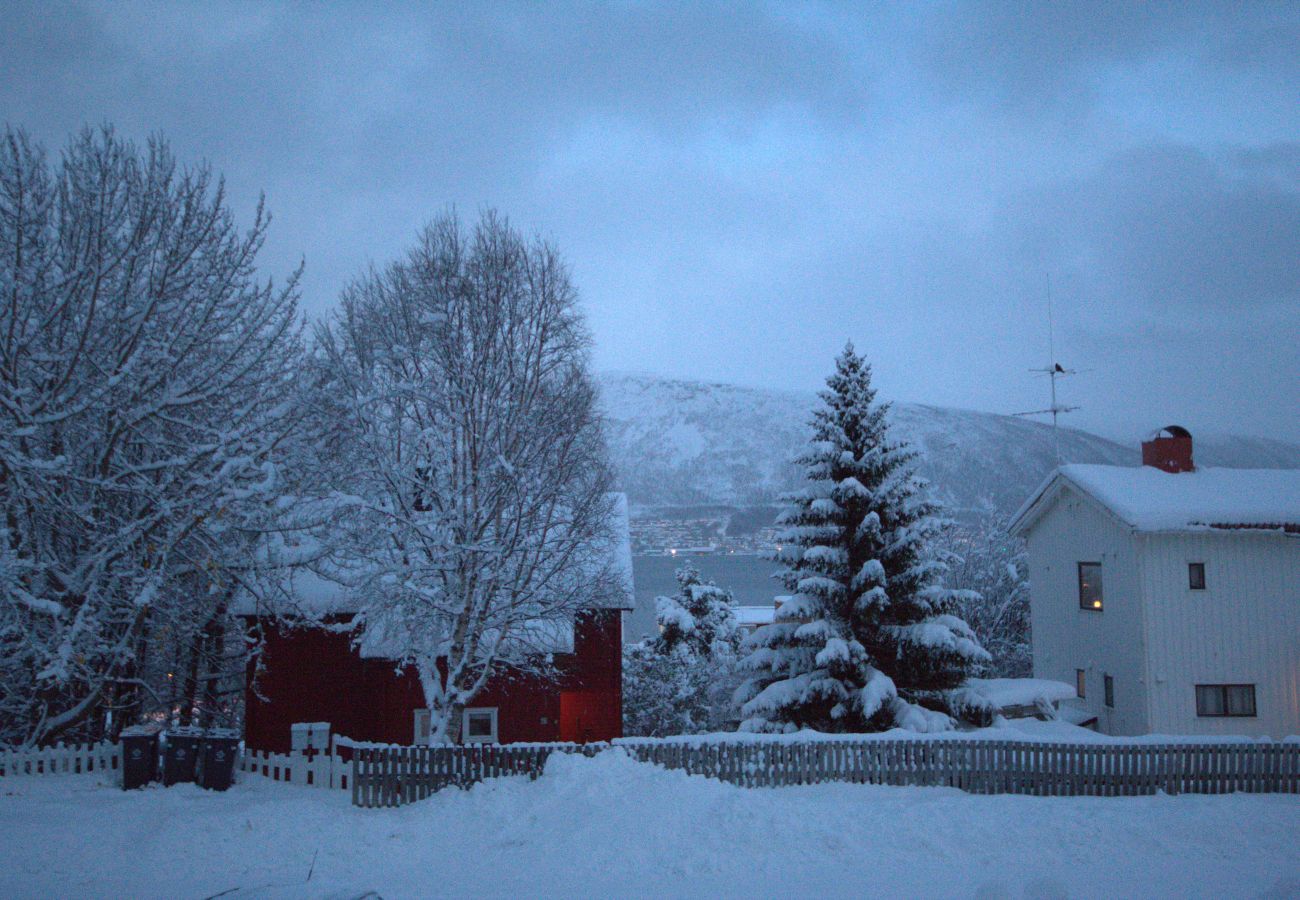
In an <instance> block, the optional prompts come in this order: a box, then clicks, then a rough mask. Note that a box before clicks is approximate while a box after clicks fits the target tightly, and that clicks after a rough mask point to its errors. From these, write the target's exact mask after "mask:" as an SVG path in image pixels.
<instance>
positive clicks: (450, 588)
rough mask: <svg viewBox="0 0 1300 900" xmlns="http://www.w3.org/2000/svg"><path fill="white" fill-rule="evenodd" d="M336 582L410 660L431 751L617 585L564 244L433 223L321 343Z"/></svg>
mask: <svg viewBox="0 0 1300 900" xmlns="http://www.w3.org/2000/svg"><path fill="white" fill-rule="evenodd" d="M318 343H319V353H318V356H317V365H318V369H319V372H318V375H317V377H316V379H315V380H316V382H317V388H316V395H315V396H316V398H317V400H316V403H317V407H316V408H317V414H318V418H319V420H320V421H322V422H327V423H329V434H328V435H327V436H326V439H325V444H324V446H325V447H326V453H325V455H324V457H323V459H324V460H325V461H324V462H323V463H322V470H323V471H328V472H330V473H332V474H330V475H329V476H328V484H327V485H323V486H324V487H328V488H331V489H332V492H329V491H327V492H323V494H322V496H323V497H324V498H325V499H326V502H328V504H329V505H330V507H331V510H332V513H333V515H332V517H331V520H330V522H329V525H328V527H327V528H325V529H322V530H321V532H320V540H321V542H322V544H324V545H328V546H329V547H330V551H331V553H330V558H329V564H328V566H327V567H326V568H325V570H324V574H327V575H329V577H332V578H334V579H335V580H337V581H339V582H341V583H343V584H345V585H346V586H347V587H348V588H349V589H350V591H351V594H352V596H353V597H355V598H356V599H357V600H358V602H359V603H360V605H361V613H360V615H359V617H358V619H357V624H358V625H361V626H362V627H363V629H364V634H363V637H362V638H361V639H362V640H364V641H365V642H367V643H368V644H369V645H370V647H371V648H372V650H374V651H375V652H380V653H382V655H384V656H387V657H390V658H393V659H395V660H398V661H401V662H405V663H411V664H414V665H415V666H416V668H417V670H418V671H419V673H420V678H421V682H422V684H423V688H424V694H425V698H426V701H427V703H428V706H429V709H430V711H431V716H432V721H433V731H434V739H435V740H452V741H456V740H458V739H459V730H460V719H461V716H460V712H461V710H462V709H463V707H464V706H465V705H466V704H467V703H468V702H469V701H470V700H471V699H472V698H473V697H474V696H475V694H476V693H477V692H478V691H479V690H481V689H482V687H483V685H484V684H485V683H486V681H487V679H488V678H489V677H490V676H491V674H492V673H493V672H494V671H496V670H498V669H500V668H501V667H503V666H511V667H523V668H527V669H529V670H530V671H534V672H536V671H537V669H538V667H539V666H540V665H541V661H542V660H543V656H542V655H541V653H540V652H539V651H542V650H544V649H546V646H547V643H548V638H549V637H550V636H551V635H552V633H553V631H554V630H555V629H556V628H557V627H563V623H564V622H565V621H566V620H567V621H571V620H572V617H573V616H574V614H575V612H576V611H577V610H579V609H581V608H582V607H584V606H588V605H591V604H592V602H593V601H594V600H598V599H599V598H600V597H602V596H607V595H608V592H609V591H610V590H612V588H613V584H614V579H615V573H613V572H612V571H610V570H609V569H608V568H607V560H608V559H609V552H608V551H609V547H608V541H609V540H610V539H611V536H610V518H611V500H610V497H609V495H608V491H609V488H610V483H611V478H610V468H609V464H608V461H607V454H606V448H605V442H604V437H603V433H602V425H601V421H600V419H599V416H598V414H597V412H596V393H595V387H594V384H593V382H592V380H591V378H590V376H589V373H588V370H587V359H588V345H589V337H588V333H587V330H586V327H585V325H584V323H583V320H582V317H581V315H580V314H579V311H578V308H577V297H576V292H575V290H574V288H573V285H572V284H571V282H570V279H569V274H568V271H567V269H566V267H565V265H564V264H563V262H562V261H561V259H560V257H559V255H558V254H557V253H556V251H555V250H554V249H553V248H552V247H551V246H549V245H547V244H545V243H543V242H541V241H531V242H530V241H527V240H525V239H524V238H523V237H521V236H520V234H519V233H518V232H516V231H515V230H513V229H512V228H511V227H510V226H509V225H508V224H507V223H506V222H505V221H504V220H503V219H502V218H500V217H498V216H497V215H496V214H494V213H487V214H486V215H484V216H483V218H482V219H481V221H480V222H479V223H478V224H477V226H476V227H475V228H474V229H473V231H472V233H466V231H465V230H464V229H463V228H462V226H461V224H460V223H459V221H458V220H457V219H456V217H455V216H454V215H446V216H443V217H441V218H439V219H437V220H436V221H434V222H433V223H432V224H431V225H429V226H428V227H427V228H426V229H425V230H424V231H423V232H422V233H421V235H420V237H419V240H418V242H417V243H416V245H415V247H414V248H413V249H412V250H411V251H410V253H409V254H408V255H407V256H406V258H405V259H402V260H401V261H399V262H396V263H394V264H392V265H390V266H388V267H387V268H385V269H384V270H383V271H371V272H370V273H368V274H366V275H365V276H364V277H362V278H360V279H358V280H357V281H356V282H355V283H354V284H352V285H351V286H350V287H349V288H348V289H347V290H346V291H345V292H344V294H343V298H342V304H341V308H340V310H339V311H338V313H337V314H336V315H335V316H334V318H333V321H332V322H331V323H330V324H329V325H328V326H326V327H323V328H321V329H320V331H319V333H318Z"/></svg>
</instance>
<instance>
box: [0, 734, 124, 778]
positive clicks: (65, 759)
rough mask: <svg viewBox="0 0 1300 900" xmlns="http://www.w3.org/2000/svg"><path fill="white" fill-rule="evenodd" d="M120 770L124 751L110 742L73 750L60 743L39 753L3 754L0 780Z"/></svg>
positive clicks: (0, 764) (3, 751)
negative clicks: (27, 776) (0, 778)
mask: <svg viewBox="0 0 1300 900" xmlns="http://www.w3.org/2000/svg"><path fill="white" fill-rule="evenodd" d="M121 768H122V752H121V749H120V748H119V746H118V745H117V744H114V743H112V742H111V741H100V742H99V743H98V744H72V745H71V746H69V745H66V744H63V743H58V744H55V745H54V746H53V747H42V748H40V749H38V750H0V777H11V776H15V775H81V774H85V773H88V772H117V771H120V770H121Z"/></svg>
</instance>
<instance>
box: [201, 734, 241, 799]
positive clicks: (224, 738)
mask: <svg viewBox="0 0 1300 900" xmlns="http://www.w3.org/2000/svg"><path fill="white" fill-rule="evenodd" d="M238 755H239V732H237V731H234V730H232V729H229V728H209V729H208V730H207V731H205V732H204V733H203V749H202V751H201V752H200V754H199V787H202V788H207V789H208V790H210V791H224V790H227V789H229V787H230V786H231V785H232V784H234V782H235V758H236V757H237V756H238Z"/></svg>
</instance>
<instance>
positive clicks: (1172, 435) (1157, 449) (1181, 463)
mask: <svg viewBox="0 0 1300 900" xmlns="http://www.w3.org/2000/svg"><path fill="white" fill-rule="evenodd" d="M1142 465H1144V466H1154V467H1155V468H1157V469H1160V470H1161V471H1162V472H1173V473H1178V472H1194V471H1195V470H1196V466H1194V465H1193V464H1192V434H1191V432H1190V431H1188V430H1187V429H1186V428H1183V427H1182V426H1180V425H1166V426H1165V427H1164V428H1161V429H1160V430H1159V431H1157V432H1156V433H1155V434H1154V435H1152V437H1151V440H1149V441H1143V442H1142Z"/></svg>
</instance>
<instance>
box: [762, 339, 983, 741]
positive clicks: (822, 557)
mask: <svg viewBox="0 0 1300 900" xmlns="http://www.w3.org/2000/svg"><path fill="white" fill-rule="evenodd" d="M875 396H876V392H875V390H874V389H873V388H872V386H871V368H870V366H869V365H868V364H867V363H866V361H865V360H864V359H863V358H862V357H861V356H859V355H858V354H857V353H855V352H854V350H853V345H852V344H849V345H848V346H846V347H845V349H844V352H843V353H842V354H841V355H840V356H839V358H838V359H837V360H836V365H835V373H834V374H833V375H831V376H830V377H829V378H828V379H827V389H826V390H824V391H822V393H821V400H822V406H821V408H819V409H818V410H816V411H815V412H814V414H813V420H812V427H813V438H812V442H811V445H810V449H809V452H808V453H807V454H806V455H805V456H804V457H803V458H802V459H801V460H800V462H801V463H802V464H803V465H804V466H805V467H806V471H807V477H808V482H809V485H808V488H807V490H805V491H804V492H802V493H799V494H797V495H794V496H791V497H789V498H787V499H788V500H789V501H790V502H791V503H792V504H793V507H792V508H791V509H790V510H789V511H787V512H786V513H784V514H783V515H782V519H781V521H782V524H784V525H785V526H786V530H785V531H784V533H783V534H782V535H781V536H779V537H778V543H779V546H780V549H779V550H778V551H777V553H776V559H778V560H779V561H781V562H784V563H785V564H786V565H787V566H788V568H787V569H786V570H785V571H784V572H783V573H781V579H782V581H783V582H784V584H785V586H786V588H787V590H789V591H790V592H791V596H790V597H789V598H788V599H786V600H785V602H784V603H783V604H782V605H781V607H780V608H779V609H778V611H777V614H776V621H775V622H774V623H773V624H772V625H769V626H766V627H764V628H761V629H759V631H758V632H757V633H755V635H754V636H753V637H752V638H751V639H750V641H749V644H750V646H751V647H752V652H751V653H750V654H749V656H748V657H746V659H745V660H744V661H743V663H742V665H743V666H744V667H745V668H747V669H749V670H751V671H753V672H754V677H753V678H751V679H750V680H749V681H748V682H746V683H745V684H744V685H742V686H741V688H740V689H739V690H738V691H737V693H736V700H737V702H739V703H741V704H742V705H741V714H742V716H743V717H744V721H743V723H742V725H741V727H742V729H743V730H746V731H777V732H780V731H793V730H797V729H799V728H813V729H816V730H819V731H841V732H843V731H849V732H851V731H877V730H883V729H886V728H889V727H894V726H897V727H903V728H909V729H913V730H918V731H931V730H941V729H946V728H950V727H952V725H953V719H952V717H951V716H950V715H949V712H950V709H949V703H948V693H949V692H950V691H951V690H952V689H953V688H956V687H958V686H959V685H960V684H961V683H962V681H963V680H964V679H965V678H966V677H967V675H968V674H969V673H970V672H971V670H972V668H973V667H974V666H975V665H976V664H978V663H980V662H982V661H984V660H986V659H988V654H987V653H986V652H985V651H984V649H983V648H982V647H980V645H979V642H978V641H977V640H976V638H975V635H974V633H973V632H972V631H971V629H970V628H969V627H968V626H967V625H966V623H965V622H963V621H962V620H961V619H959V618H957V617H956V616H955V615H953V614H952V613H953V609H954V603H955V598H954V597H953V595H952V592H951V591H949V590H947V589H946V588H944V587H943V586H942V584H941V582H940V579H941V577H942V575H943V570H944V566H943V563H942V562H941V561H940V560H938V559H936V557H935V554H934V553H932V552H931V547H930V544H931V542H932V541H933V540H934V538H935V536H936V534H937V533H938V531H939V530H940V528H941V527H942V523H941V522H940V521H939V520H938V519H937V518H935V512H936V509H935V507H934V505H933V504H932V503H930V502H929V501H928V500H927V499H926V497H925V495H924V493H923V491H924V484H923V483H922V482H921V481H919V480H918V479H917V478H916V477H915V476H914V474H913V470H912V461H913V459H914V456H915V454H914V453H913V452H912V451H911V450H909V449H908V448H907V447H906V445H904V444H902V443H900V442H897V441H893V440H891V439H890V437H889V433H888V427H887V424H886V413H887V411H888V406H887V404H883V403H876V402H875Z"/></svg>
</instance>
